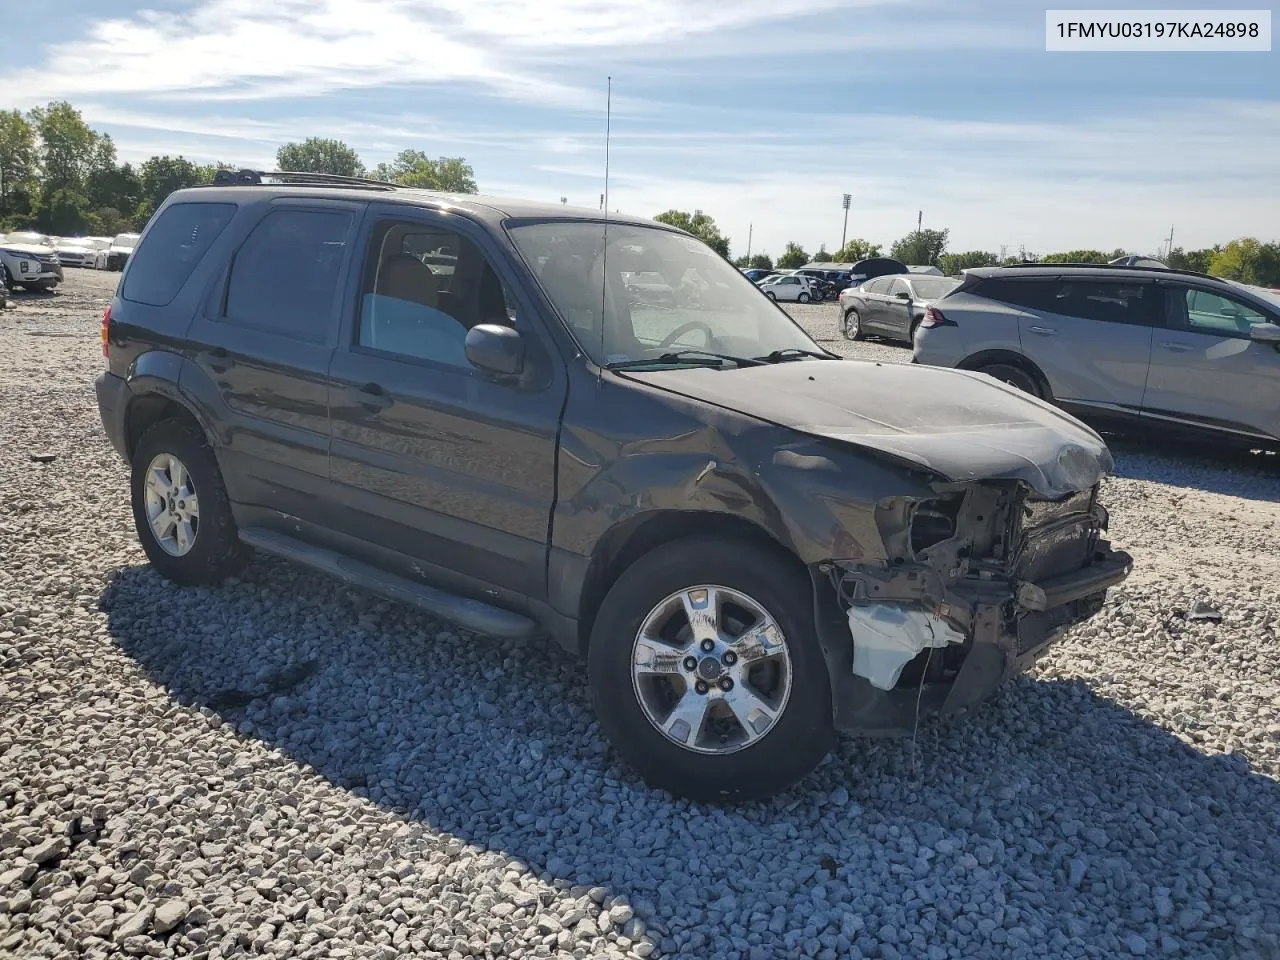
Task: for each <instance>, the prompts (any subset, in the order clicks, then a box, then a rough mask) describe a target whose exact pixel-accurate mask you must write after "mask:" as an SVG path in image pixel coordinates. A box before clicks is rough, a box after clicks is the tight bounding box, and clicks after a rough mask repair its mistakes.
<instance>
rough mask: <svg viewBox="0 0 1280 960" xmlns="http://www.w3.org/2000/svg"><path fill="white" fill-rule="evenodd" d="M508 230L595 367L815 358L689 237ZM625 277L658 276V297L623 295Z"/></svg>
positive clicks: (589, 227)
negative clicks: (679, 356)
mask: <svg viewBox="0 0 1280 960" xmlns="http://www.w3.org/2000/svg"><path fill="white" fill-rule="evenodd" d="M509 232H510V235H511V238H512V240H513V241H514V243H515V246H516V248H517V249H518V250H519V252H520V255H521V256H522V257H523V258H524V261H525V263H526V264H528V266H529V269H530V270H531V272H532V273H533V274H534V276H535V277H537V279H538V283H539V284H540V286H541V287H542V289H543V291H544V292H545V293H546V295H547V298H548V299H549V300H550V301H551V303H552V305H553V306H554V307H555V310H556V312H557V313H558V314H559V315H560V318H561V319H562V320H563V322H564V323H565V324H566V326H568V328H569V329H570V330H571V331H572V332H573V333H574V335H575V337H576V339H577V340H578V343H579V345H580V346H581V348H582V349H583V351H584V352H585V353H586V354H587V355H588V356H589V357H591V359H592V360H593V361H595V362H596V363H598V364H604V363H609V362H615V361H617V362H625V361H628V360H647V359H650V358H653V359H656V358H657V357H658V356H660V355H662V354H663V353H666V352H670V351H675V350H699V349H701V350H713V351H716V352H718V353H725V354H730V355H733V356H738V357H757V356H763V355H767V354H769V353H772V352H774V351H777V350H785V349H789V348H791V349H799V350H812V351H818V350H820V348H819V347H818V345H817V344H815V343H814V342H813V341H812V340H811V339H810V338H809V337H808V336H807V335H806V334H805V333H804V331H803V330H801V329H800V328H799V327H798V326H797V325H796V323H795V322H794V321H793V320H792V319H791V318H790V317H789V316H788V315H787V314H786V313H785V312H784V311H782V310H781V309H780V308H778V307H777V306H775V305H774V304H772V303H771V302H770V301H769V299H768V298H767V297H762V296H760V293H759V291H758V289H757V288H756V287H755V285H754V284H752V283H751V281H750V280H748V279H747V278H746V277H744V276H743V275H742V274H741V273H740V272H739V271H738V270H736V269H735V268H734V267H733V265H732V264H730V263H729V262H728V261H727V260H725V259H724V258H723V257H721V256H720V255H719V254H717V253H716V252H715V251H714V250H712V249H711V248H710V247H708V246H707V245H706V244H704V243H702V242H700V241H698V240H695V239H693V238H692V237H688V236H685V235H683V234H679V233H674V232H671V231H667V230H664V229H662V228H660V227H649V226H640V225H634V224H621V223H611V224H609V225H608V227H607V228H606V227H605V224H604V223H602V222H597V221H581V220H578V221H574V220H551V221H543V222H537V223H526V224H521V225H513V226H511V227H509ZM606 237H607V239H606ZM627 274H645V275H649V274H657V275H658V276H659V277H661V283H662V287H661V289H660V290H659V291H657V293H659V294H660V295H653V296H645V297H638V296H634V295H632V294H629V293H628V289H627V284H626V282H625V275H627ZM785 282H786V283H788V284H798V283H799V282H800V280H799V278H797V277H788V278H785ZM633 286H634V285H633Z"/></svg>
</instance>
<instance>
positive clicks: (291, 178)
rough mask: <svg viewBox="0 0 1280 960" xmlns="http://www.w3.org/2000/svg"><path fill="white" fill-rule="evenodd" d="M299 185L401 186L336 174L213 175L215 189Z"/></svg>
mask: <svg viewBox="0 0 1280 960" xmlns="http://www.w3.org/2000/svg"><path fill="white" fill-rule="evenodd" d="M291 183H292V184H298V185H306V186H310V187H354V188H356V189H362V190H395V189H397V188H398V187H399V186H400V184H398V183H388V182H387V181H385V180H370V179H368V178H367V177H344V176H341V175H339V174H336V173H307V172H304V171H300V170H248V169H244V170H219V171H218V172H217V173H215V174H214V175H213V185H214V186H215V187H230V186H236V187H240V186H262V185H266V184H291Z"/></svg>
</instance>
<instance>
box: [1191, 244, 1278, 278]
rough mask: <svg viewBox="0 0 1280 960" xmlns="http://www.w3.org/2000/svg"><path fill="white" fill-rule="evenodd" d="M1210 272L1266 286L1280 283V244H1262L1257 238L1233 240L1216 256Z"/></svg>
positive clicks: (1210, 264) (1217, 275)
mask: <svg viewBox="0 0 1280 960" xmlns="http://www.w3.org/2000/svg"><path fill="white" fill-rule="evenodd" d="M1208 272H1209V273H1212V274H1213V275H1214V276H1216V277H1223V278H1224V279H1227V280H1238V281H1240V282H1241V283H1252V284H1257V285H1258V286H1263V287H1274V286H1277V285H1280V244H1276V243H1261V242H1259V241H1258V240H1257V239H1255V238H1254V237H1241V238H1240V239H1238V240H1232V241H1231V242H1230V243H1228V244H1227V245H1226V246H1225V247H1223V248H1222V249H1221V250H1219V251H1218V252H1217V253H1215V254H1214V255H1213V259H1211V260H1210V261H1209V270H1208Z"/></svg>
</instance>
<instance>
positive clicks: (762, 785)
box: [587, 537, 835, 801]
mask: <svg viewBox="0 0 1280 960" xmlns="http://www.w3.org/2000/svg"><path fill="white" fill-rule="evenodd" d="M587 662H588V669H589V675H590V679H591V693H592V699H593V700H594V702H595V709H596V714H597V716H598V717H599V720H600V726H601V728H602V729H603V730H604V732H605V735H606V736H607V737H608V738H609V740H610V742H611V743H612V744H613V746H614V747H615V748H616V749H617V750H618V752H619V753H620V754H621V755H622V757H623V759H624V760H626V761H627V762H628V763H629V764H630V765H631V766H633V767H634V768H635V769H636V770H638V771H639V773H640V775H641V776H643V777H644V779H645V780H646V781H648V782H649V783H651V784H653V785H654V786H658V787H661V788H663V789H665V790H668V791H670V792H671V793H674V794H678V795H680V796H684V797H688V798H690V799H692V800H702V801H725V800H730V801H737V800H750V799H755V798H760V797H766V796H769V795H771V794H774V793H777V792H778V791H779V790H782V789H784V788H785V787H787V786H789V785H790V784H792V783H794V782H795V781H797V780H799V779H800V778H802V777H804V776H805V775H806V774H808V773H809V772H810V771H811V770H812V769H813V768H814V767H815V766H817V765H818V763H819V762H821V760H822V759H823V757H825V756H826V754H827V752H828V751H829V750H830V749H831V746H832V744H833V743H834V741H835V733H834V729H833V727H832V715H831V687H830V682H829V679H828V676H827V668H826V662H825V660H824V659H823V656H822V651H821V649H820V647H819V645H818V639H817V631H816V628H815V626H814V622H813V588H812V585H811V583H810V581H809V579H808V578H807V577H806V576H805V575H804V572H803V571H802V570H801V569H799V567H798V565H797V564H795V563H793V562H788V561H787V559H786V558H784V557H783V556H781V555H780V554H779V553H776V552H775V551H774V549H773V548H772V547H769V546H764V545H761V546H752V545H750V544H748V543H745V542H743V541H738V540H729V539H724V538H719V537H689V538H686V539H682V540H678V541H675V542H672V543H668V544H666V545H664V546H661V547H658V548H657V549H655V550H653V551H652V552H650V553H648V554H646V555H645V556H643V557H641V558H640V559H639V560H637V561H636V562H635V563H634V564H633V565H632V566H631V567H629V568H628V569H627V570H626V571H625V572H624V573H623V574H622V576H621V577H619V578H618V580H617V582H615V583H614V585H613V587H612V588H611V589H610V590H609V593H608V595H607V596H606V597H605V599H604V602H603V604H602V605H601V607H600V610H599V613H598V614H597V615H596V620H595V623H594V625H593V627H592V631H591V645H590V649H589V651H588V658H587Z"/></svg>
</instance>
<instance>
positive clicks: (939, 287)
mask: <svg viewBox="0 0 1280 960" xmlns="http://www.w3.org/2000/svg"><path fill="white" fill-rule="evenodd" d="M959 285H960V281H958V280H948V279H946V278H945V277H932V278H931V277H917V278H916V279H914V280H912V281H911V287H912V289H913V290H915V292H916V296H917V297H919V298H920V299H921V300H937V299H938V298H939V297H944V296H946V295H947V294H948V293H950V292H951V291H952V290H954V289H955V288H956V287H957V286H959Z"/></svg>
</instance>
